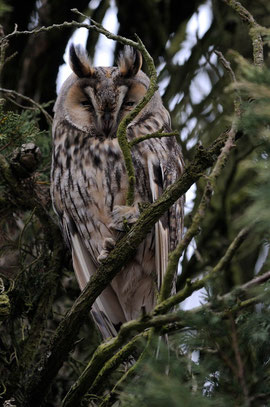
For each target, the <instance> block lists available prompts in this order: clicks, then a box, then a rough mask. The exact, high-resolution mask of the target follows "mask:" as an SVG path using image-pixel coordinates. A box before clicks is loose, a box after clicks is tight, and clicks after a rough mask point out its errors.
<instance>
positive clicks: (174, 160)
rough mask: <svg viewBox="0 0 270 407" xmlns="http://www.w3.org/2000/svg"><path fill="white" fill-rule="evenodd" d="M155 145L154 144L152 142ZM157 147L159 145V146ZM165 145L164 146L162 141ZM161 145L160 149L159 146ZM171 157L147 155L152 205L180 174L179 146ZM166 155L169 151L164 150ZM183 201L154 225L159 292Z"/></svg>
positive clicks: (176, 236) (179, 230)
mask: <svg viewBox="0 0 270 407" xmlns="http://www.w3.org/2000/svg"><path fill="white" fill-rule="evenodd" d="M155 142H156V143H157V140H155ZM158 143H159V142H158ZM165 143H167V142H166V141H165ZM162 144H163V142H160V143H159V145H160V146H162ZM173 144H174V149H173V153H170V154H169V156H164V153H163V152H162V150H163V149H162V148H161V149H159V148H158V149H157V151H156V153H155V155H152V154H149V159H148V175H149V184H150V189H151V194H152V199H153V201H155V200H156V199H158V198H159V197H160V195H161V194H162V193H163V192H164V190H165V189H166V188H167V187H169V186H170V185H171V184H173V183H174V182H175V181H176V180H177V178H178V177H179V176H180V175H181V173H182V171H183V167H184V165H183V160H182V154H181V150H180V147H179V145H178V144H177V142H176V141H174V142H173ZM166 150H167V151H169V150H168V149H167V148H166ZM183 211H184V198H183V197H182V198H180V199H179V200H178V201H177V202H176V203H175V204H174V205H172V206H171V208H170V209H169V211H168V212H167V213H165V214H164V215H163V216H162V217H161V218H160V220H159V221H158V222H157V223H156V224H155V265H156V273H157V286H158V290H159V289H160V287H161V284H162V281H163V278H164V275H165V273H166V269H167V265H168V256H169V252H170V251H172V250H174V248H175V247H176V245H177V243H178V242H179V241H180V240H181V238H182V233H183V219H184V213H183Z"/></svg>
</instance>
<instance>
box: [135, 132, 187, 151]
mask: <svg viewBox="0 0 270 407" xmlns="http://www.w3.org/2000/svg"><path fill="white" fill-rule="evenodd" d="M174 136H179V132H178V131H172V132H170V133H165V132H164V133H163V132H162V130H159V131H156V132H154V133H151V134H146V135H145V136H141V137H138V138H135V139H133V140H131V141H130V142H129V145H130V146H131V147H133V146H135V145H137V144H139V143H141V142H142V141H145V140H149V139H152V138H163V137H174Z"/></svg>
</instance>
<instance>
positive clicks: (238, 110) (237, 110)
mask: <svg viewBox="0 0 270 407" xmlns="http://www.w3.org/2000/svg"><path fill="white" fill-rule="evenodd" d="M215 54H216V55H217V56H218V57H219V60H220V62H221V63H222V65H223V66H224V68H225V69H226V70H227V71H228V72H229V75H230V76H231V78H232V82H233V83H234V84H237V80H236V76H235V73H234V71H233V70H232V67H231V64H230V62H229V61H228V60H227V59H226V58H225V56H224V55H223V54H222V52H220V51H215ZM234 90H235V93H236V99H235V100H234V110H235V113H236V115H237V116H238V117H240V116H241V113H242V112H241V103H242V100H241V96H240V93H239V92H238V90H237V88H236V87H235V88H234Z"/></svg>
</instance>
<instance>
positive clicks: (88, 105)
mask: <svg viewBox="0 0 270 407" xmlns="http://www.w3.org/2000/svg"><path fill="white" fill-rule="evenodd" d="M81 105H82V106H83V107H86V108H87V109H94V107H93V105H92V102H90V100H82V101H81Z"/></svg>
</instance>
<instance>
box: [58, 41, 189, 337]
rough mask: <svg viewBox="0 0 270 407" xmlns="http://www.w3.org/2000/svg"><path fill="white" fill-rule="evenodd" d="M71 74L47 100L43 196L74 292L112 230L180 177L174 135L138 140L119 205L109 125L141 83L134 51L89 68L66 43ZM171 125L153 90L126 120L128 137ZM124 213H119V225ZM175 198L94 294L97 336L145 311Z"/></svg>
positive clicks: (118, 166)
mask: <svg viewBox="0 0 270 407" xmlns="http://www.w3.org/2000/svg"><path fill="white" fill-rule="evenodd" d="M70 65H71V68H72V70H73V74H72V75H70V77H69V78H68V79H67V80H66V81H65V82H64V84H63V86H62V88H61V91H60V93H59V96H58V98H57V101H56V104H55V108H54V110H55V117H54V123H53V145H54V148H53V165H52V186H51V194H52V200H53V206H54V210H55V212H56V213H57V215H58V217H59V222H60V225H61V228H62V232H63V235H64V237H65V240H66V242H67V244H68V246H69V247H70V250H71V252H72V260H73V267H74V271H75V274H76V277H77V280H78V283H79V285H80V288H81V289H83V288H84V287H85V286H86V284H87V282H88V281H89V279H90V278H91V276H92V275H93V274H94V273H95V272H96V270H97V268H98V266H99V263H100V261H101V260H102V259H104V258H105V257H106V256H107V255H108V253H109V251H110V250H112V248H113V247H114V245H115V242H116V241H117V238H118V236H119V231H121V232H122V231H123V230H125V229H124V227H123V223H125V222H126V223H127V224H128V225H131V224H133V223H134V222H136V220H137V218H138V209H137V208H138V206H139V205H140V203H142V202H149V203H151V202H153V201H155V200H156V199H157V198H158V197H159V196H160V195H161V194H162V192H163V191H164V189H165V188H167V187H168V186H169V185H170V184H172V183H173V182H174V181H175V180H176V179H177V178H178V177H179V175H180V174H181V172H182V170H183V160H182V154H181V149H180V146H179V144H178V143H177V141H176V139H175V137H170V138H162V139H148V140H145V141H143V142H141V143H139V144H137V145H136V146H134V147H133V149H132V160H133V165H134V168H135V173H136V185H135V201H134V207H126V206H125V197H126V192H127V188H128V179H127V175H126V171H125V163H124V159H123V156H122V151H121V149H120V147H119V144H118V140H117V129H118V126H119V124H120V122H121V120H122V119H123V117H125V116H126V115H127V113H128V112H130V111H131V110H132V109H133V108H134V107H135V106H136V105H137V104H138V103H139V101H140V100H141V99H142V98H143V96H144V95H145V93H146V91H147V88H148V86H149V79H148V77H147V76H146V75H145V74H144V73H143V72H142V71H141V65H142V57H141V54H140V52H139V51H135V50H133V49H132V48H131V47H125V48H124V51H123V53H122V54H121V55H120V57H119V61H118V66H117V67H97V68H94V67H92V66H91V64H90V62H89V60H88V57H87V55H86V53H85V51H83V50H82V49H81V48H80V47H74V46H73V45H72V46H71V47H70ZM160 128H164V129H165V131H170V116H169V113H168V112H167V110H166V109H165V108H164V106H163V105H162V101H161V98H160V95H159V93H158V92H156V93H155V94H154V96H153V98H152V99H151V100H150V102H148V104H147V105H146V106H145V107H144V108H143V109H142V110H141V112H140V113H139V114H138V115H137V116H136V118H135V119H133V121H132V122H131V123H130V124H129V125H128V128H127V137H128V139H129V140H132V139H134V138H137V137H141V136H143V135H146V134H150V133H154V132H156V131H158V130H159V129H160ZM123 219H126V221H125V222H123ZM182 228H183V199H182V198H181V199H179V200H178V201H177V202H176V203H175V204H174V205H173V206H172V207H171V208H170V210H169V211H168V212H167V213H166V214H165V215H163V217H162V218H161V219H160V220H159V221H158V222H157V223H156V225H155V227H154V228H153V230H152V232H151V233H149V234H148V235H147V238H146V239H145V240H144V241H143V242H142V243H141V244H140V246H139V247H138V249H137V251H136V255H135V256H134V258H133V259H132V261H131V262H129V264H128V265H127V266H125V267H124V268H123V269H122V270H120V271H119V273H118V274H117V276H116V277H115V278H114V279H113V280H112V282H111V284H110V285H109V286H108V287H107V288H106V289H105V290H104V291H103V292H102V294H101V295H100V296H99V297H98V298H97V300H96V302H95V304H94V306H93V308H92V310H91V311H92V314H93V317H94V319H95V321H96V323H97V325H98V327H99V329H100V331H101V333H102V335H103V337H104V338H107V337H110V336H114V335H116V334H117V330H118V329H119V327H120V326H121V324H122V323H124V322H126V321H129V320H131V319H134V318H137V317H139V315H140V314H141V310H142V309H145V311H146V312H150V311H151V309H152V308H153V306H154V305H155V299H156V292H157V289H159V288H160V285H161V282H162V278H163V275H164V273H165V271H166V267H167V262H168V253H169V251H170V250H173V249H174V247H175V246H176V244H177V242H178V240H179V239H180V238H181V233H182Z"/></svg>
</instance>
